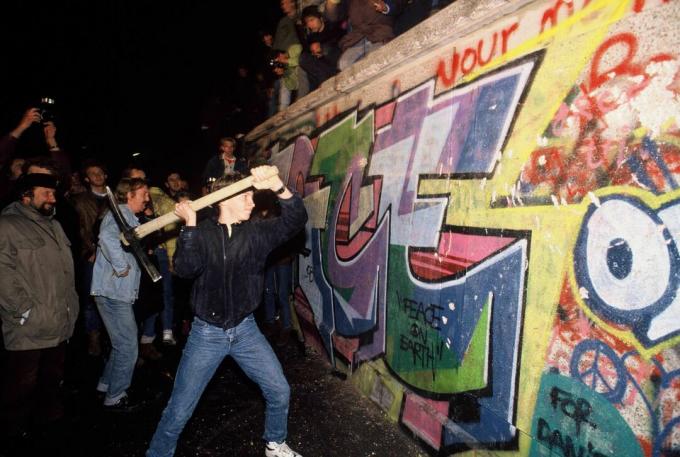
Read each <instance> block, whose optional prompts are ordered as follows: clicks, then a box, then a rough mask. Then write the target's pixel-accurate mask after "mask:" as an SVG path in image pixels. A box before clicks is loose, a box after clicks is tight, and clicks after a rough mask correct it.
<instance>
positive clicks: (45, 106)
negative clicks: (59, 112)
mask: <svg viewBox="0 0 680 457" xmlns="http://www.w3.org/2000/svg"><path fill="white" fill-rule="evenodd" d="M38 109H39V110H40V120H41V122H42V123H43V124H45V123H47V122H51V121H54V118H55V116H54V99H53V98H49V97H43V98H41V99H40V105H39V107H38Z"/></svg>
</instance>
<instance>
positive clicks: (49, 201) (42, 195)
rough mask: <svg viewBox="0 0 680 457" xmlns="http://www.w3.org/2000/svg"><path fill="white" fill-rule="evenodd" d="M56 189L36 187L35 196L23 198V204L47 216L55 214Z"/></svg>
mask: <svg viewBox="0 0 680 457" xmlns="http://www.w3.org/2000/svg"><path fill="white" fill-rule="evenodd" d="M55 192H56V191H55V189H50V188H49V187H34V188H33V196H32V197H31V196H25V197H23V202H24V204H26V205H30V206H32V207H33V208H35V209H36V210H37V211H38V212H40V213H41V214H44V215H45V216H51V215H52V214H54V205H55V204H56V203H57V198H56V195H55Z"/></svg>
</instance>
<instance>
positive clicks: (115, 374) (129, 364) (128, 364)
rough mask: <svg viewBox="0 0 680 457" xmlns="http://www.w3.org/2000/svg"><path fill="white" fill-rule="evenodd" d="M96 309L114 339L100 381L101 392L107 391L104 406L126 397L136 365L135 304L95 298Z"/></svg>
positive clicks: (99, 297) (110, 336)
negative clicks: (133, 307) (133, 305)
mask: <svg viewBox="0 0 680 457" xmlns="http://www.w3.org/2000/svg"><path fill="white" fill-rule="evenodd" d="M94 300H95V302H96V303H97V309H98V310H99V314H100V315H101V317H102V320H103V321H104V326H105V327H106V331H107V332H108V333H109V338H110V339H111V354H109V360H108V361H107V362H106V365H105V366H104V373H103V374H102V377H101V378H100V379H99V387H98V389H99V390H102V391H106V398H105V399H104V404H105V405H111V404H114V403H115V402H117V401H118V400H119V399H120V398H122V397H124V396H125V393H126V392H125V391H126V389H127V388H128V387H130V384H131V382H132V374H133V373H134V371H135V363H137V349H138V348H137V323H136V322H135V315H134V312H133V311H132V303H127V302H124V301H120V300H114V299H112V298H108V297H101V296H96V297H94Z"/></svg>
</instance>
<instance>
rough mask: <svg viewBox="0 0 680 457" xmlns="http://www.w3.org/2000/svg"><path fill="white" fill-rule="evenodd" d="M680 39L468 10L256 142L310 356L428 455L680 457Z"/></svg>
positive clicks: (599, 5) (538, 6) (409, 37)
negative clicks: (295, 236) (300, 237)
mask: <svg viewBox="0 0 680 457" xmlns="http://www.w3.org/2000/svg"><path fill="white" fill-rule="evenodd" d="M458 24H460V25H461V27H455V25H458ZM462 24H473V25H475V27H471V26H468V27H467V28H465V27H463V26H462ZM678 24H680V2H677V1H664V0H656V1H650V0H630V1H628V0H609V1H605V0H573V1H564V0H550V1H533V2H530V1H524V2H515V3H513V2H486V3H485V2H470V1H467V2H466V1H465V0H461V1H459V2H457V3H455V4H453V5H452V6H451V7H449V8H448V9H446V10H444V11H442V12H440V13H439V14H438V15H437V16H435V17H434V18H432V19H431V20H430V21H428V22H426V23H424V24H421V25H420V26H419V27H418V28H417V29H415V30H414V31H412V32H410V33H409V34H406V35H404V36H402V37H400V38H398V39H397V40H395V42H393V43H391V44H390V45H388V46H386V47H385V48H383V49H381V50H379V51H377V52H376V53H375V54H374V55H372V56H370V57H369V58H368V59H366V61H364V62H360V63H358V64H357V65H355V66H354V67H353V68H352V69H350V70H349V72H345V73H343V74H341V75H339V76H338V77H337V78H336V79H335V80H332V81H329V82H327V83H326V84H325V85H324V86H323V87H322V89H321V90H320V91H319V92H318V93H315V94H312V95H310V96H309V97H306V98H305V99H303V100H302V101H300V102H298V104H296V105H294V106H293V107H291V109H289V112H288V113H283V114H281V115H279V116H277V117H276V118H274V119H272V120H270V121H268V123H267V124H265V125H263V126H260V127H258V129H256V130H255V131H253V132H251V133H250V134H249V136H248V140H249V142H250V147H251V149H253V150H254V151H256V153H257V154H260V155H263V156H267V157H269V158H270V160H271V162H272V163H274V164H276V165H277V166H278V167H279V169H280V170H281V172H282V174H283V175H284V176H285V178H286V179H287V183H288V185H289V186H290V187H292V188H295V189H297V191H298V192H299V193H300V194H301V195H303V196H304V199H305V204H306V207H307V210H308V212H309V215H310V218H309V222H308V225H307V228H306V232H307V233H306V235H307V247H308V248H309V250H310V252H311V253H310V255H309V256H307V257H300V258H299V262H298V270H297V275H296V277H297V279H296V292H295V297H296V303H295V308H296V311H297V317H298V321H299V322H300V326H301V327H302V329H303V330H304V333H305V338H306V342H307V344H310V345H312V346H314V347H316V348H317V349H318V350H319V351H320V352H322V353H324V354H326V355H327V356H328V359H329V361H330V362H331V363H332V364H334V365H335V366H336V367H339V368H342V369H344V370H346V371H348V373H350V374H351V379H352V380H353V382H355V383H356V384H357V386H359V387H360V388H361V389H362V391H364V392H365V393H366V395H368V396H370V398H372V399H373V400H374V401H376V402H377V403H378V404H379V405H381V407H383V408H384V409H385V410H386V411H387V412H388V413H389V414H390V416H391V417H392V418H393V419H394V420H395V421H397V422H398V423H399V424H400V425H401V426H402V427H403V428H404V429H405V430H407V431H409V433H412V434H413V436H414V439H417V440H419V441H420V442H421V443H422V446H423V447H424V449H426V450H427V451H428V452H430V453H432V454H435V455H450V454H460V455H503V456H504V455H531V456H548V455H555V456H574V457H576V456H579V457H581V456H582V457H591V456H593V457H599V456H617V457H618V456H643V455H644V456H671V455H680V345H679V343H680V293H679V292H678V286H679V285H680V251H679V249H680V190H678V183H680V32H679V31H678ZM435 27H436V28H438V30H437V33H434V32H433V34H432V35H433V36H434V35H436V42H435V43H433V42H432V41H430V42H428V45H427V46H425V45H423V46H421V48H422V49H424V50H418V46H417V45H413V41H414V40H417V39H419V37H421V36H423V35H427V34H428V31H431V30H433V28H435ZM446 27H451V28H450V30H449V31H447V30H446ZM442 28H443V30H442ZM461 30H462V32H461ZM408 43H411V44H410V45H408ZM408 46H411V48H410V49H413V51H412V52H411V55H410V56H406V57H404V56H402V55H397V57H398V58H397V59H396V61H395V60H394V59H391V56H392V57H394V56H395V52H396V50H397V49H402V48H404V47H406V48H408ZM395 455H398V450H395Z"/></svg>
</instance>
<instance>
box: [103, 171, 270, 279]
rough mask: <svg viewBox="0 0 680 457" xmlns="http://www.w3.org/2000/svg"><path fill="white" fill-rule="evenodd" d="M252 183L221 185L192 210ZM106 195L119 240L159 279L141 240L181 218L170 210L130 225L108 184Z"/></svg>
mask: <svg viewBox="0 0 680 457" xmlns="http://www.w3.org/2000/svg"><path fill="white" fill-rule="evenodd" d="M278 172H279V171H278V169H277V168H276V167H272V175H271V176H275V175H277V174H278ZM252 185H253V177H252V176H248V177H247V178H243V179H241V180H240V181H237V182H235V183H233V184H231V185H229V186H227V187H223V188H222V189H219V190H216V191H215V192H211V193H209V194H207V195H204V196H203V197H201V198H199V199H198V200H194V201H192V202H191V204H190V206H191V209H193V210H194V211H199V210H201V209H203V208H205V207H207V206H210V205H212V204H214V203H217V202H219V201H222V200H226V199H227V198H229V197H231V196H233V195H236V194H238V193H239V192H242V191H244V190H246V189H248V188H249V187H252ZM106 195H107V196H108V198H109V206H110V207H111V210H112V212H113V217H114V218H115V219H116V222H117V223H118V227H119V228H120V230H121V233H120V240H121V242H122V243H123V244H124V245H126V246H130V249H131V250H132V254H133V255H134V256H135V258H136V259H137V261H138V262H139V265H141V267H142V268H144V270H145V271H146V272H147V273H148V275H149V277H150V278H151V280H152V281H153V282H156V281H158V280H159V279H161V277H162V276H161V275H160V273H158V270H157V269H156V266H155V265H154V264H153V263H152V262H151V260H149V257H148V256H147V255H146V252H145V250H144V247H143V246H142V243H141V240H142V238H144V237H145V236H147V235H149V234H151V233H153V232H155V231H157V230H160V229H162V228H163V227H165V226H166V225H169V224H173V223H175V222H179V221H181V220H182V219H181V218H180V217H179V216H177V215H176V214H175V213H174V212H170V213H166V214H163V215H162V216H159V217H157V218H156V219H153V220H151V221H149V222H147V223H145V224H142V225H139V226H137V227H130V226H129V225H128V223H127V222H125V219H124V218H123V214H122V213H121V212H120V209H119V208H118V202H117V201H116V198H115V197H114V195H113V192H111V189H109V187H108V186H107V187H106Z"/></svg>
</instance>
